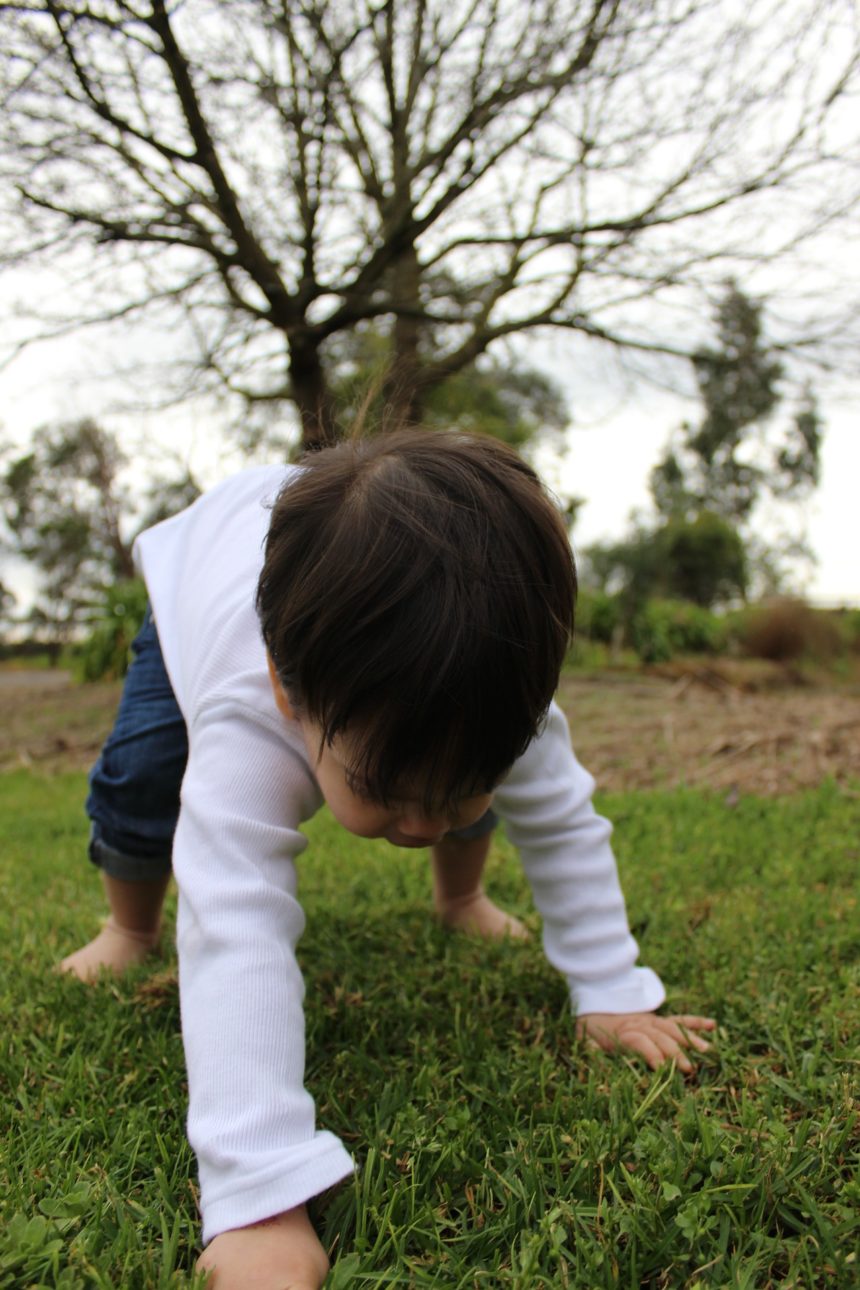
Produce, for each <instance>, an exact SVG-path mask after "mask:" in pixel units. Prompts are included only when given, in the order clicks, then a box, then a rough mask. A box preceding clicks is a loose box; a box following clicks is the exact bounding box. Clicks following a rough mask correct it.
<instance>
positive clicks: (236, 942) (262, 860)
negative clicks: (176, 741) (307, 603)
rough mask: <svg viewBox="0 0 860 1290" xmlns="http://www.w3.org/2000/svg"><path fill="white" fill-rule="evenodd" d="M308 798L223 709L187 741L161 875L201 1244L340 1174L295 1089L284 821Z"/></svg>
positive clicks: (281, 753)
mask: <svg viewBox="0 0 860 1290" xmlns="http://www.w3.org/2000/svg"><path fill="white" fill-rule="evenodd" d="M314 792H315V787H314V785H313V781H312V779H311V777H310V773H309V771H308V769H307V767H306V766H304V765H303V764H302V762H301V760H300V758H299V757H298V756H297V755H296V754H295V752H294V751H293V750H291V749H290V748H289V747H288V746H287V745H286V744H285V743H284V742H283V741H282V740H281V739H280V738H279V737H278V736H277V734H276V733H275V732H274V731H269V730H268V729H267V728H266V727H265V726H261V725H260V724H259V723H258V722H255V721H254V720H253V719H252V718H251V717H250V716H249V717H243V716H242V715H241V714H239V715H237V713H236V709H235V707H234V708H233V709H232V710H231V711H229V712H222V713H220V714H219V713H218V712H211V711H210V712H209V713H207V714H206V715H205V716H204V717H203V718H202V719H201V720H199V721H198V722H196V723H195V725H194V726H193V728H192V729H191V731H190V753H189V761H188V768H187V770H186V774H185V780H184V782H183V785H182V807H181V811H180V816H179V823H178V825H177V829H176V836H175V839H174V872H175V875H176V880H177V883H178V886H179V916H178V920H177V944H178V950H179V987H180V1003H181V1011H182V1034H183V1040H184V1044H185V1057H186V1063H187V1068H188V1097H189V1110H188V1138H189V1141H190V1143H191V1145H192V1147H193V1148H194V1151H195V1152H196V1154H197V1159H198V1164H199V1171H200V1193H201V1201H200V1204H201V1210H202V1214H203V1240H204V1242H208V1241H211V1240H212V1238H213V1237H214V1236H217V1235H218V1234H219V1233H220V1232H223V1231H226V1230H229V1229H231V1228H236V1227H243V1226H247V1225H248V1224H249V1223H253V1222H256V1221H258V1220H260V1219H263V1218H268V1217H270V1216H271V1215H273V1214H277V1213H281V1212H282V1211H284V1210H287V1209H291V1208H293V1207H294V1206H295V1205H299V1204H301V1203H302V1202H303V1201H306V1200H307V1199H308V1198H309V1197H310V1196H313V1195H316V1194H317V1193H318V1192H320V1191H323V1190H325V1188H327V1187H330V1186H331V1185H332V1184H333V1183H335V1182H338V1181H339V1180H340V1179H341V1178H344V1177H345V1176H346V1175H347V1174H349V1173H351V1172H352V1168H353V1164H352V1160H351V1157H350V1156H349V1154H348V1153H347V1151H346V1149H345V1148H344V1147H343V1145H342V1144H341V1142H340V1141H339V1139H337V1138H336V1137H335V1136H334V1135H333V1134H331V1133H328V1132H316V1131H315V1127H314V1105H313V1100H312V1098H311V1096H310V1094H309V1093H308V1092H307V1091H306V1090H305V1088H304V1045H305V1038H304V1013H303V1009H302V1000H303V995H304V984H303V981H302V977H301V973H300V970H299V967H298V964H297V962H296V957H295V947H296V942H297V941H298V939H299V937H300V936H301V933H302V931H303V928H304V914H303V912H302V910H301V907H300V906H299V903H298V901H297V899H296V873H295V866H294V863H293V861H294V858H295V857H296V856H297V855H298V853H299V852H300V851H301V850H302V849H303V848H304V846H305V845H306V840H305V838H304V837H303V835H302V834H301V833H300V832H299V831H298V828H297V827H295V825H293V826H292V827H291V826H289V825H288V824H286V823H285V820H294V821H295V822H296V823H297V822H298V821H300V820H301V819H303V818H305V817H306V815H307V814H308V813H310V811H312V809H313V805H314V804H315V803H314V801H313V795H314ZM308 802H311V803H312V805H311V807H310V809H307V804H308ZM291 804H292V809H290V808H291Z"/></svg>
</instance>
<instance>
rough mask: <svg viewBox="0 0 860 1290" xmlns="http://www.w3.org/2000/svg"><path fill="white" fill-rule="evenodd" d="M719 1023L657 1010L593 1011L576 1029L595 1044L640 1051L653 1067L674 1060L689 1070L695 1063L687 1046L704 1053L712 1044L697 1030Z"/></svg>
mask: <svg viewBox="0 0 860 1290" xmlns="http://www.w3.org/2000/svg"><path fill="white" fill-rule="evenodd" d="M716 1024H717V1023H716V1022H715V1021H714V1020H713V1018H711V1017H695V1016H690V1015H687V1014H684V1015H682V1016H677V1017H660V1016H658V1015H657V1013H656V1012H622V1013H609V1012H589V1013H585V1014H584V1015H583V1016H581V1017H580V1018H579V1019H578V1021H577V1023H576V1032H577V1034H578V1035H579V1036H580V1037H581V1038H583V1039H585V1040H587V1042H588V1044H589V1046H590V1047H591V1048H602V1049H603V1050H604V1052H607V1053H613V1052H617V1051H618V1050H619V1049H627V1050H629V1051H630V1052H634V1053H639V1054H640V1055H641V1056H642V1057H644V1058H645V1060H646V1062H647V1063H648V1065H649V1066H650V1067H651V1068H652V1070H656V1069H657V1067H658V1066H661V1065H662V1064H663V1062H667V1061H673V1060H674V1061H675V1062H676V1063H677V1065H678V1069H679V1070H682V1071H685V1072H687V1073H689V1072H690V1071H692V1069H693V1063H692V1062H691V1061H690V1058H689V1056H688V1052H687V1050H689V1049H691V1048H695V1049H697V1050H698V1051H699V1052H702V1053H704V1052H707V1051H708V1049H709V1048H710V1046H711V1045H710V1044H709V1043H707V1041H706V1040H704V1039H702V1037H701V1036H700V1035H699V1034H697V1033H696V1032H697V1031H699V1030H714V1029H715V1027H716Z"/></svg>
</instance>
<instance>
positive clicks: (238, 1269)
mask: <svg viewBox="0 0 860 1290" xmlns="http://www.w3.org/2000/svg"><path fill="white" fill-rule="evenodd" d="M328 1266H329V1264H328V1257H327V1255H326V1252H325V1250H324V1249H323V1247H322V1246H321V1245H320V1243H319V1240H318V1239H317V1234H316V1232H315V1231H314V1229H313V1227H311V1223H310V1219H309V1218H308V1215H307V1210H306V1209H305V1207H304V1205H300V1206H299V1207H298V1208H297V1209H290V1210H287V1212H286V1213H284V1214H276V1215H275V1216H274V1218H267V1219H266V1220H265V1222H263V1223H255V1224H254V1226H253V1227H239V1228H236V1229H235V1231H232V1232H222V1233H221V1235H220V1236H216V1237H215V1239H214V1241H212V1242H211V1244H209V1245H207V1247H206V1249H205V1250H204V1251H203V1253H202V1254H201V1255H200V1258H199V1259H198V1260H197V1271H198V1272H210V1273H211V1274H212V1275H211V1276H210V1277H209V1279H208V1280H207V1282H206V1290H320V1286H321V1285H322V1283H323V1281H325V1279H326V1276H327V1274H328Z"/></svg>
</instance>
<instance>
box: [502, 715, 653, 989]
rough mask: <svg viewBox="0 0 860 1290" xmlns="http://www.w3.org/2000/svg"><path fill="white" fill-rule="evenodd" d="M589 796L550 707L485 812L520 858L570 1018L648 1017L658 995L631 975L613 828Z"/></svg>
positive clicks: (638, 974)
mask: <svg viewBox="0 0 860 1290" xmlns="http://www.w3.org/2000/svg"><path fill="white" fill-rule="evenodd" d="M593 791H594V780H593V779H592V778H591V776H590V775H589V774H588V772H587V771H585V770H584V769H583V768H582V766H580V764H579V762H578V761H577V760H576V757H575V756H574V754H573V750H572V748H571V746H570V736H569V734H568V729H567V722H566V720H565V717H564V714H563V712H562V711H561V709H560V708H559V707H558V705H557V704H555V703H553V704H552V705H551V707H550V710H549V715H548V717H547V721H546V725H545V726H544V729H543V730H542V731H541V733H540V734H539V735H538V736H537V738H536V739H534V740H533V741H532V743H531V744H530V745H529V747H528V748H527V749H526V751H525V753H524V754H523V756H522V757H520V758H519V759H518V761H516V762H515V763H514V766H513V767H512V769H511V771H510V773H509V774H508V776H507V777H506V779H505V780H504V782H503V783H502V784H501V786H500V787H499V788H498V789H497V790H496V794H495V798H494V802H493V805H494V807H495V808H496V809H497V810H498V813H499V815H500V816H501V817H502V819H503V820H504V822H505V824H506V826H507V832H508V836H509V837H510V839H511V842H512V843H513V844H514V846H516V847H517V849H518V850H519V853H520V856H521V859H522V863H523V868H524V870H525V874H526V877H527V878H528V881H529V885H530V886H531V889H532V893H533V895H534V900H535V904H536V905H537V908H538V909H539V911H540V913H541V915H542V917H543V942H544V950H545V952H546V956H547V958H548V959H549V961H550V963H552V965H553V966H554V967H556V968H558V970H559V971H560V972H561V973H562V974H563V975H564V976H565V977H566V979H567V982H568V984H569V986H570V993H571V999H572V1003H573V1008H574V1011H575V1012H577V1013H586V1012H611V1013H619V1012H649V1011H651V1010H652V1009H654V1008H657V1007H659V1005H660V1004H661V1003H662V1002H663V1000H664V999H665V997H666V994H665V990H664V989H663V986H662V983H661V982H660V979H659V977H658V976H657V975H656V973H654V972H652V971H651V969H650V968H645V967H636V966H635V965H636V959H637V958H638V955H639V947H638V946H637V944H636V942H635V940H634V939H633V937H632V936H631V934H630V928H629V926H628V923H627V913H626V910H625V907H624V897H623V895H622V893H621V886H620V883H619V881H618V870H617V867H616V864H615V857H614V855H613V854H612V848H611V846H610V843H609V838H610V835H611V833H612V826H611V825H610V824H609V822H608V821H607V820H604V819H603V818H602V817H601V816H599V815H597V813H596V812H595V810H594V807H593V806H592V803H591V794H592V792H593Z"/></svg>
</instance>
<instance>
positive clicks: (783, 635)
mask: <svg viewBox="0 0 860 1290" xmlns="http://www.w3.org/2000/svg"><path fill="white" fill-rule="evenodd" d="M858 617H860V615H858ZM851 621H853V619H852V620H851ZM849 632H850V626H849ZM734 634H735V636H736V638H737V640H738V642H739V644H740V647H741V649H742V651H743V652H744V653H745V654H749V655H751V656H752V657H753V658H765V659H770V660H771V661H772V662H775V663H792V662H798V661H799V660H800V659H808V660H811V661H815V662H821V663H829V662H832V661H833V659H835V658H837V657H838V656H839V655H840V654H841V653H843V652H844V649H845V646H846V633H845V628H844V626H840V621H839V618H838V617H837V615H835V614H832V613H825V612H822V611H821V610H816V609H813V608H812V606H811V605H807V604H805V603H804V602H803V601H802V600H794V599H790V598H787V597H786V598H784V599H780V600H772V601H770V602H768V603H766V604H763V605H759V606H756V607H755V608H753V609H750V610H748V611H746V612H745V613H743V614H741V615H739V616H738V617H737V618H736V619H735V624H734Z"/></svg>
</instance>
